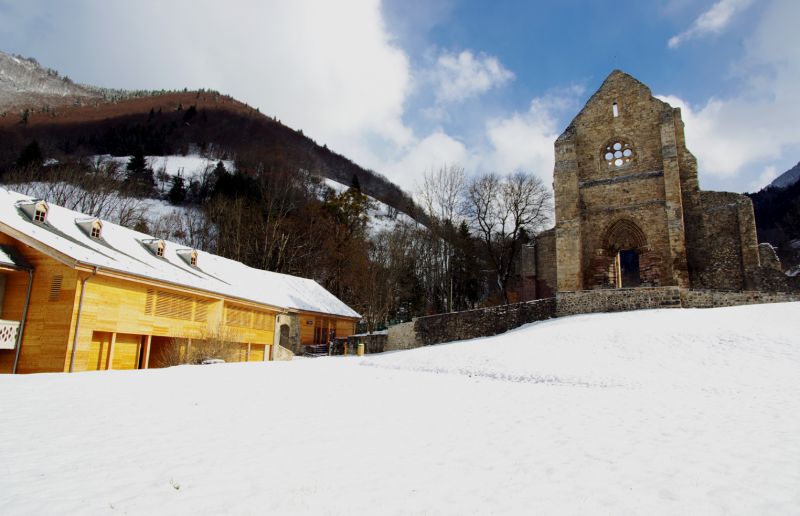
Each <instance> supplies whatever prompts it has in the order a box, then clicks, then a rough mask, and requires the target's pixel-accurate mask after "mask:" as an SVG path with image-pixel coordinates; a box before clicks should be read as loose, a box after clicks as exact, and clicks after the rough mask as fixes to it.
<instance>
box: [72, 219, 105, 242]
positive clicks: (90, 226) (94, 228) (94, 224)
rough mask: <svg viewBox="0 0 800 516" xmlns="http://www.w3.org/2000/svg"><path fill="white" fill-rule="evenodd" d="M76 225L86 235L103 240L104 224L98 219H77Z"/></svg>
mask: <svg viewBox="0 0 800 516" xmlns="http://www.w3.org/2000/svg"><path fill="white" fill-rule="evenodd" d="M75 224H77V225H78V227H79V228H81V230H83V232H84V233H86V234H87V235H89V236H90V237H91V238H93V239H95V240H100V239H101V238H103V222H102V221H101V220H100V219H96V218H86V219H75Z"/></svg>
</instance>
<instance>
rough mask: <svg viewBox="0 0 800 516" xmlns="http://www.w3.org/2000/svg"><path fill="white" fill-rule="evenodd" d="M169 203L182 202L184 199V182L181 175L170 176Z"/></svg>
mask: <svg viewBox="0 0 800 516" xmlns="http://www.w3.org/2000/svg"><path fill="white" fill-rule="evenodd" d="M168 195H169V202H170V204H175V205H178V204H183V202H184V201H185V200H186V184H185V181H184V180H183V176H182V175H180V174H178V175H177V176H173V177H172V187H171V188H170V189H169V194H168Z"/></svg>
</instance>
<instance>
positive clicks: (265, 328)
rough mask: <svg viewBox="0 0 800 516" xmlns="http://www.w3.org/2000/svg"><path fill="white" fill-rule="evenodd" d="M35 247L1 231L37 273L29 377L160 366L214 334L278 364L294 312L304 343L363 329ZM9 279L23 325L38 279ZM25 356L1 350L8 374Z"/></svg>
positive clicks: (0, 238)
mask: <svg viewBox="0 0 800 516" xmlns="http://www.w3.org/2000/svg"><path fill="white" fill-rule="evenodd" d="M31 243H33V244H34V245H35V244H36V243H35V242H28V243H25V242H23V241H21V240H19V239H17V238H14V237H12V236H10V235H7V234H5V233H2V232H0V244H6V245H8V246H11V247H13V248H14V249H15V250H17V251H18V252H19V254H21V255H22V256H23V257H24V258H25V259H26V260H27V261H28V262H29V264H30V265H31V266H32V268H33V274H32V287H31V295H30V301H29V303H28V312H27V316H26V317H25V322H24V329H23V333H22V340H21V343H20V345H19V346H20V347H19V361H18V365H17V372H20V373H34V372H59V371H65V372H66V371H70V370H72V371H92V370H101V369H144V368H148V367H158V366H160V365H162V364H163V360H162V356H163V355H164V353H165V351H164V350H165V349H167V348H171V347H172V348H175V347H177V350H178V352H185V351H186V349H187V347H188V346H191V345H192V342H195V343H196V342H197V341H202V340H203V339H204V338H206V337H207V336H209V335H224V337H225V340H226V341H229V342H230V345H231V346H232V347H233V348H234V350H235V353H234V354H233V355H232V356H233V357H234V358H233V359H234V360H237V359H238V360H239V361H263V360H270V359H271V357H272V356H273V346H274V345H275V343H276V338H275V333H276V316H277V315H278V314H286V313H289V314H293V315H294V316H296V317H298V319H299V321H300V325H301V343H303V344H309V343H313V342H314V341H315V335H317V336H318V338H319V336H320V335H322V334H323V332H329V331H330V329H331V328H333V329H335V332H336V336H337V337H339V336H348V335H350V334H352V333H354V327H355V322H356V320H357V319H356V318H353V317H349V318H348V317H340V316H335V315H330V314H320V313H308V312H301V311H297V310H291V309H286V308H281V307H275V306H268V305H263V304H259V303H254V302H250V301H247V300H244V299H235V298H229V297H225V296H221V295H218V294H213V293H210V292H204V291H199V290H195V289H191V288H185V287H182V286H179V285H174V284H169V283H166V282H163V281H158V280H153V279H149V278H143V277H137V276H133V275H126V274H124V273H120V272H114V271H109V270H104V269H102V268H93V267H90V266H87V265H81V264H79V263H76V262H75V260H71V259H69V258H66V257H62V256H60V255H59V253H58V252H56V251H52V250H48V249H44V248H43V247H42V246H41V245H36V248H34V247H32V246H31V245H29V244H31ZM0 274H3V275H4V276H5V289H4V296H3V300H2V312H0V318H1V319H6V320H14V321H21V320H22V318H23V311H24V309H25V301H26V293H27V289H28V279H29V275H28V273H27V272H22V271H0ZM81 298H82V300H81ZM308 321H311V322H310V324H309V323H308ZM73 344H75V346H74V352H73ZM15 356H16V351H15V350H0V372H3V373H10V372H11V371H12V369H13V363H14V359H15Z"/></svg>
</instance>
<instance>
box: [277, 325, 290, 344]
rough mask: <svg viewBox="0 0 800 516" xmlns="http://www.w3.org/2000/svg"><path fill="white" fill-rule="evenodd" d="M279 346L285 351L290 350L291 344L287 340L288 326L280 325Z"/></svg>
mask: <svg viewBox="0 0 800 516" xmlns="http://www.w3.org/2000/svg"><path fill="white" fill-rule="evenodd" d="M279 342H280V345H281V347H282V348H285V349H292V343H291V341H290V340H289V325H288V324H281V327H280V341H279Z"/></svg>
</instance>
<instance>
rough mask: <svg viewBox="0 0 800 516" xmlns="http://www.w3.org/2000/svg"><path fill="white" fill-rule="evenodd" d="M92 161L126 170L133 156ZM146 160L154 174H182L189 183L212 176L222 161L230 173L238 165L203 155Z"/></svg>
mask: <svg viewBox="0 0 800 516" xmlns="http://www.w3.org/2000/svg"><path fill="white" fill-rule="evenodd" d="M90 159H91V161H93V162H95V163H98V164H102V163H105V162H108V161H113V162H116V163H117V164H119V166H120V167H122V168H123V169H124V168H125V166H126V165H127V164H128V162H129V161H130V159H131V156H111V155H110V154H100V155H97V156H92V157H91V158H90ZM145 160H146V161H147V165H148V166H149V167H150V168H151V169H153V172H156V173H157V172H159V171H162V170H163V171H164V172H166V174H167V175H168V176H170V177H171V176H177V175H178V174H180V175H181V176H183V178H184V179H186V180H187V181H189V180H190V179H193V178H195V177H199V176H202V175H203V174H204V173H208V174H210V173H211V172H212V171H213V170H214V167H216V166H217V163H219V162H220V161H222V163H223V165H225V169H226V170H227V171H228V172H234V171H236V164H235V163H234V162H233V160H218V159H213V158H209V157H207V156H203V155H201V154H187V155H186V156H181V155H173V156H145ZM169 187H170V185H169V184H167V185H166V188H167V189H169Z"/></svg>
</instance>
